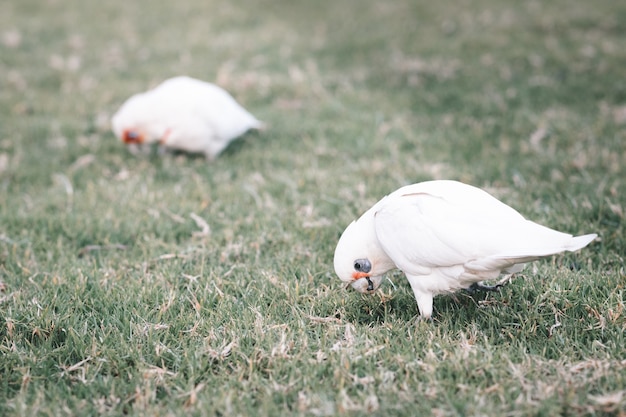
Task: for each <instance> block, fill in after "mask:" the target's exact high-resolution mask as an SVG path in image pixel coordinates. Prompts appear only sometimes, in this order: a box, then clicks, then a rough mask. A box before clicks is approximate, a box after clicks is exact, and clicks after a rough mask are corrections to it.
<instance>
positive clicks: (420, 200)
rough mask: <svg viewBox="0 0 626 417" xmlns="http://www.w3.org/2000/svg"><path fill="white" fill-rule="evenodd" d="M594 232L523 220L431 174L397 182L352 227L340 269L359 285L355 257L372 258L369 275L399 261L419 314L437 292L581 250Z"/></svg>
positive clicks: (481, 194) (338, 257) (338, 254)
mask: <svg viewBox="0 0 626 417" xmlns="http://www.w3.org/2000/svg"><path fill="white" fill-rule="evenodd" d="M595 237H596V235H595V234H590V235H585V236H579V237H573V236H572V235H569V234H567V233H562V232H558V231H556V230H552V229H550V228H547V227H545V226H541V225H539V224H537V223H534V222H532V221H529V220H526V219H525V218H524V217H523V216H522V215H521V214H520V213H518V212H517V211H516V210H514V209H513V208H511V207H509V206H507V205H506V204H504V203H502V202H500V201H498V200H497V199H495V198H494V197H492V196H491V195H489V194H488V193H486V192H485V191H483V190H480V189H478V188H476V187H472V186H470V185H466V184H462V183H460V182H456V181H428V182H423V183H419V184H413V185H409V186H406V187H402V188H400V189H399V190H397V191H395V192H394V193H392V194H390V195H388V196H387V197H385V198H383V199H382V200H380V201H379V202H378V203H376V204H375V205H374V206H373V207H372V208H371V209H370V210H368V211H367V212H366V213H365V214H363V216H361V218H359V219H358V220H357V221H356V222H354V223H352V224H351V225H350V226H348V228H347V229H346V231H345V232H344V234H343V235H342V236H341V238H340V240H339V243H338V244H337V249H336V250H335V270H336V272H337V274H338V275H339V277H340V278H341V279H342V280H344V281H346V282H352V283H353V287H355V288H356V289H357V290H362V289H364V288H365V282H364V278H360V277H359V276H357V277H356V278H357V279H355V276H354V269H353V266H352V265H353V264H354V261H355V260H356V259H369V260H370V261H371V264H372V270H371V271H370V273H369V274H370V277H375V276H380V275H382V274H384V273H385V272H387V271H388V270H389V269H392V268H394V267H396V268H399V269H400V270H402V271H403V272H404V273H405V274H406V276H407V278H408V280H409V282H410V284H411V287H412V289H413V292H414V294H415V298H416V300H417V303H418V307H419V308H420V313H421V315H422V316H423V317H430V315H431V313H432V297H433V296H434V295H436V294H439V293H443V292H450V291H455V290H458V289H461V288H467V287H469V286H470V285H472V284H473V283H476V282H480V281H483V280H487V279H495V278H497V277H498V276H499V275H500V274H501V273H513V272H519V271H520V270H521V269H522V268H523V264H525V263H527V262H530V261H533V260H536V259H539V258H542V257H545V256H549V255H553V254H556V253H560V252H563V251H575V250H578V249H581V248H583V247H584V246H586V245H588V244H589V243H590V242H591V241H592V240H593V239H595ZM372 280H373V278H372ZM373 281H374V282H378V283H379V282H380V280H373ZM375 287H377V286H375ZM370 288H371V287H370ZM362 292H371V291H362Z"/></svg>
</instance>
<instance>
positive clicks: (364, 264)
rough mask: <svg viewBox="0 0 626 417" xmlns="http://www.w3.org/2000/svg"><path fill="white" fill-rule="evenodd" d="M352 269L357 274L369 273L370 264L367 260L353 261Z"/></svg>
mask: <svg viewBox="0 0 626 417" xmlns="http://www.w3.org/2000/svg"><path fill="white" fill-rule="evenodd" d="M354 269H355V270H356V271H359V272H370V270H371V269H372V264H371V263H370V261H369V259H357V260H356V261H354Z"/></svg>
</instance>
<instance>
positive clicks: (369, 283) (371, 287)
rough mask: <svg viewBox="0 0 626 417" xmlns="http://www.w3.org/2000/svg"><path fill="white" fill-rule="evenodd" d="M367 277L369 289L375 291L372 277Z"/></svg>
mask: <svg viewBox="0 0 626 417" xmlns="http://www.w3.org/2000/svg"><path fill="white" fill-rule="evenodd" d="M365 279H367V290H368V291H374V283H373V282H372V280H371V279H370V277H365Z"/></svg>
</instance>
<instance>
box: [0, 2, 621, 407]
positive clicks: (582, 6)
mask: <svg viewBox="0 0 626 417" xmlns="http://www.w3.org/2000/svg"><path fill="white" fill-rule="evenodd" d="M544 3H545V4H544ZM0 28H1V29H0V74H1V75H2V76H1V77H0V283H1V285H2V290H1V292H0V316H1V317H0V414H1V415H16V416H33V415H37V416H39V415H42V416H46V415H49V416H53V415H54V416H56V415H94V414H96V413H99V414H103V415H121V414H128V415H168V416H178V415H180V416H182V415H189V414H191V415H208V416H213V415H222V416H235V415H252V414H254V415H299V414H302V415H312V416H320V415H321V416H324V415H363V414H368V413H373V414H375V415H435V416H461V415H500V416H518V415H542V416H552V415H595V416H601V415H619V414H620V413H621V415H624V413H626V350H625V347H624V346H626V340H625V336H624V333H625V330H626V311H624V304H625V301H624V300H625V291H626V289H625V283H626V273H625V272H624V255H625V254H626V230H625V227H624V209H625V207H626V4H623V2H616V1H610V0H601V1H597V2H569V1H565V0H556V1H552V2H517V1H504V2H503V1H495V0H472V1H459V2H448V3H446V2H418V1H408V0H398V1H391V2H379V1H374V0H363V1H357V0H353V1H351V0H348V1H343V2H332V1H326V0H324V1H321V2H305V1H267V0H265V1H257V2H245V1H241V0H236V1H222V0H216V1H212V2H202V1H199V0H191V1H186V2H172V1H152V2H147V1H140V2H132V1H120V0H111V1H106V2H96V1H93V0H87V1H78V0H69V1H63V2H59V1H45V2H44V1H35V0H23V1H11V2H6V1H5V2H2V3H0ZM177 74H188V75H191V76H195V77H198V78H202V79H205V80H208V81H215V82H217V83H219V84H220V85H222V86H223V87H225V88H227V89H228V90H229V91H231V92H232V94H233V95H234V96H235V97H236V98H237V99H238V100H239V101H240V102H241V103H243V104H244V105H245V106H246V107H247V108H248V109H249V110H250V111H252V112H253V113H254V114H255V115H256V116H257V117H259V118H260V119H262V120H264V121H266V122H267V123H268V124H269V126H270V128H269V129H268V130H267V131H265V132H262V133H250V134H248V135H246V136H245V137H244V138H242V139H241V140H239V141H238V142H235V143H233V145H232V146H231V147H230V148H229V149H227V151H226V152H225V153H224V154H223V155H222V156H221V157H220V158H219V159H217V160H216V161H215V162H214V163H212V164H207V163H206V162H205V161H204V160H203V159H202V158H198V157H189V156H185V155H177V156H166V157H164V158H159V157H156V156H150V157H148V156H146V157H135V156H132V155H130V154H129V153H128V152H127V150H126V149H124V147H123V146H122V144H120V143H119V142H118V141H117V140H116V139H115V138H114V136H113V134H112V133H111V131H110V130H109V125H108V121H109V118H110V116H111V115H112V114H113V112H114V111H115V110H116V109H117V108H118V107H119V106H120V105H121V103H122V102H123V100H125V99H126V98H127V97H128V96H129V95H130V94H132V93H135V92H138V91H141V90H143V89H146V88H147V87H148V86H151V85H154V84H155V83H157V82H159V81H161V80H163V79H165V78H167V77H170V76H173V75H177ZM440 178H450V179H460V180H462V181H465V182H468V183H471V184H474V185H477V186H479V187H482V188H485V189H487V190H489V191H491V192H492V193H493V194H495V195H496V196H498V197H499V198H500V199H502V200H503V201H505V202H506V203H508V204H510V205H512V206H513V207H515V208H517V209H518V210H519V211H521V212H522V213H523V214H525V215H526V216H527V217H529V218H530V219H533V220H535V221H537V222H540V223H542V224H545V225H548V226H550V227H553V228H556V229H559V230H563V231H566V232H570V233H574V234H581V233H590V232H597V233H598V234H599V235H600V236H601V240H600V241H599V242H596V243H594V244H592V245H591V246H590V247H588V248H586V249H584V250H583V251H581V252H579V253H576V254H568V255H563V256H558V257H554V258H551V259H548V260H544V261H541V262H536V263H535V264H533V266H531V267H529V268H527V269H526V270H525V272H524V273H523V274H521V275H519V276H518V277H517V278H516V279H515V280H514V281H513V282H512V283H511V284H510V285H509V286H508V287H506V289H504V290H503V291H502V292H500V293H498V294H483V295H476V296H473V297H470V296H469V295H466V294H456V295H454V296H440V297H438V298H436V299H435V317H434V320H433V322H420V321H418V320H417V317H418V311H417V306H416V304H415V301H414V299H413V296H412V293H411V291H410V289H409V287H408V283H407V282H406V280H405V279H404V278H403V277H402V276H401V275H400V274H392V275H391V276H390V278H391V280H392V281H393V285H392V284H390V283H386V284H385V285H384V286H383V288H382V290H381V291H380V292H379V293H378V294H376V295H374V296H370V297H366V296H361V295H359V294H357V293H355V292H351V291H347V290H344V289H343V288H342V285H341V283H340V281H339V280H338V279H337V278H336V277H335V276H334V273H333V270H332V255H333V251H334V247H335V244H336V242H337V239H338V237H339V235H340V233H341V232H342V231H343V229H344V228H345V226H346V225H347V224H348V223H349V222H350V221H352V220H353V219H354V218H355V217H356V216H358V215H359V214H360V213H362V212H363V211H364V210H366V209H367V208H369V207H370V205H371V204H373V203H374V202H375V201H377V200H378V199H379V198H380V197H382V196H383V195H384V194H386V193H388V192H390V191H393V190H395V189H396V188H398V187H400V186H402V185H405V184H409V183H413V182H417V181H422V180H427V179H440ZM192 214H195V215H197V216H200V217H201V218H202V219H205V220H206V222H207V223H208V224H209V226H210V233H209V234H204V235H203V234H199V233H198V232H200V231H201V227H200V226H199V225H198V224H197V223H196V221H195V220H194V216H192Z"/></svg>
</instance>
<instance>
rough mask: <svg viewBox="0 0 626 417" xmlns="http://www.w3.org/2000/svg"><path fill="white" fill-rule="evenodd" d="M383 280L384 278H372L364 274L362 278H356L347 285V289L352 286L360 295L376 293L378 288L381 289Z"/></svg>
mask: <svg viewBox="0 0 626 417" xmlns="http://www.w3.org/2000/svg"><path fill="white" fill-rule="evenodd" d="M382 280H383V277H382V276H370V275H367V274H363V275H362V276H359V277H355V278H354V281H352V282H349V283H348V285H346V288H348V287H349V286H351V287H352V288H354V289H355V290H357V291H358V292H360V293H364V294H371V293H373V292H374V291H376V290H377V289H378V287H380V284H381V283H382Z"/></svg>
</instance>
